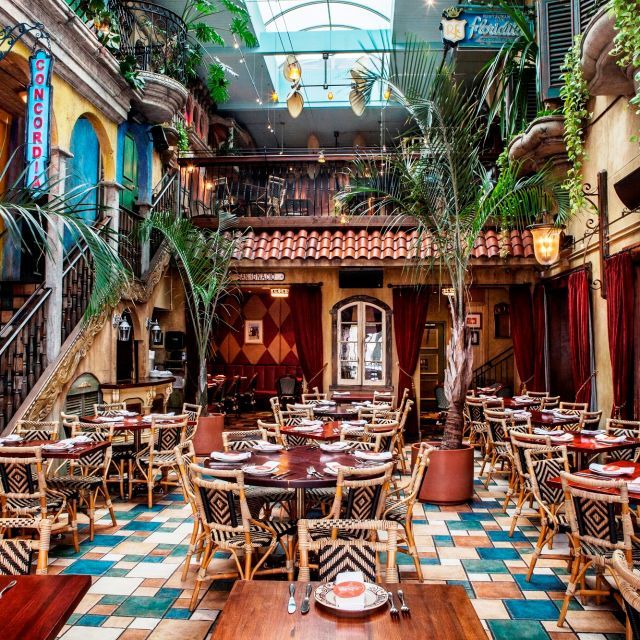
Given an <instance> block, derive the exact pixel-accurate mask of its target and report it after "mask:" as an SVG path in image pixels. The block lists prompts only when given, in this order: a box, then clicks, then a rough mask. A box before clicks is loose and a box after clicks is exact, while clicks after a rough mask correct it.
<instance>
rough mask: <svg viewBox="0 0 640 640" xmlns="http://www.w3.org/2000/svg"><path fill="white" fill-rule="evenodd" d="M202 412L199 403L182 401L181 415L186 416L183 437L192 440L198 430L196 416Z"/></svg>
mask: <svg viewBox="0 0 640 640" xmlns="http://www.w3.org/2000/svg"><path fill="white" fill-rule="evenodd" d="M201 413H202V407H201V406H200V405H199V404H191V403H189V402H183V403H182V415H185V416H187V420H188V422H187V429H186V433H185V438H186V439H187V440H193V437H194V436H195V435H196V431H197V430H198V418H199V417H200V414H201Z"/></svg>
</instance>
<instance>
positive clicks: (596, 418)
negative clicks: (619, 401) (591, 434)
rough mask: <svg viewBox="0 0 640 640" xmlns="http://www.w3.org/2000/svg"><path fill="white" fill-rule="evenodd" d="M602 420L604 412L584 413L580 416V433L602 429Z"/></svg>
mask: <svg viewBox="0 0 640 640" xmlns="http://www.w3.org/2000/svg"><path fill="white" fill-rule="evenodd" d="M601 419H602V411H583V412H582V413H581V414H580V422H578V428H579V430H580V431H582V430H583V429H586V430H596V429H598V428H599V427H600V420H601Z"/></svg>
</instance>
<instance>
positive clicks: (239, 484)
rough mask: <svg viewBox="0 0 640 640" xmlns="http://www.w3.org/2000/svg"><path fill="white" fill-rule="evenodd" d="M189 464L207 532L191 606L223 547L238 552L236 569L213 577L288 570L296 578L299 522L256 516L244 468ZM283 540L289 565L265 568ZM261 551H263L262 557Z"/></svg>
mask: <svg viewBox="0 0 640 640" xmlns="http://www.w3.org/2000/svg"><path fill="white" fill-rule="evenodd" d="M189 468H190V470H191V478H192V481H193V485H194V491H195V499H196V504H197V506H198V517H199V518H200V523H201V526H202V530H203V534H204V550H203V554H202V560H201V562H200V570H199V571H198V579H197V581H196V584H195V588H194V590H193V595H192V598H191V604H190V607H189V608H190V610H191V611H193V610H194V609H195V607H196V604H197V602H198V594H199V592H200V589H201V587H202V583H203V582H204V581H205V579H206V577H207V568H208V567H209V564H210V562H211V560H212V559H213V556H214V554H215V553H216V551H217V550H221V551H227V552H229V553H230V554H231V555H232V557H233V560H234V562H235V568H236V571H233V572H226V573H221V574H216V575H215V576H213V577H212V578H211V579H212V580H219V579H229V578H236V577H239V578H240V579H241V580H252V579H253V578H254V577H255V576H256V575H264V574H274V573H287V577H288V579H289V580H293V559H294V558H293V534H294V532H295V524H294V523H292V522H290V521H287V520H284V521H276V520H272V521H268V522H265V521H260V520H257V519H255V518H253V517H252V515H251V511H250V510H249V505H248V503H247V495H246V490H245V484H244V473H243V472H242V471H241V470H239V469H229V470H227V469H224V470H221V469H216V470H215V471H213V470H210V469H205V468H204V467H200V466H198V465H196V464H191V465H189ZM214 476H215V477H214ZM285 536H286V537H287V538H288V543H287V544H286V545H285V543H284V542H283V541H282V538H283V537H285ZM278 545H280V546H281V547H282V550H283V552H284V554H285V561H286V562H285V567H283V568H280V567H278V568H263V567H264V563H265V561H266V560H267V558H269V557H270V556H271V555H272V554H273V552H274V551H275V549H276V547H277V546H278ZM258 554H261V555H260V557H259V559H257V561H256V556H258Z"/></svg>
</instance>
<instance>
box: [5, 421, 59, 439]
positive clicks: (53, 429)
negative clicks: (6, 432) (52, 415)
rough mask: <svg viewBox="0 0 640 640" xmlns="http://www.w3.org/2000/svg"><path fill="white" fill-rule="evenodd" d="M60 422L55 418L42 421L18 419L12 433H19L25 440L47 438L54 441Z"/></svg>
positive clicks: (56, 437)
mask: <svg viewBox="0 0 640 640" xmlns="http://www.w3.org/2000/svg"><path fill="white" fill-rule="evenodd" d="M59 429H60V424H59V423H58V422H57V421H56V420H49V421H46V422H42V421H40V420H18V421H17V422H16V428H15V429H14V431H13V433H15V434H16V435H19V436H20V437H21V438H22V439H23V440H25V441H26V442H34V441H35V440H49V441H51V442H54V441H55V440H57V439H58V430H59Z"/></svg>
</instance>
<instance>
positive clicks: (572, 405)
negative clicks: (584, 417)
mask: <svg viewBox="0 0 640 640" xmlns="http://www.w3.org/2000/svg"><path fill="white" fill-rule="evenodd" d="M588 408H589V407H588V406H587V403H586V402H561V403H560V406H559V409H560V411H562V412H563V413H566V414H567V415H569V416H579V415H580V414H581V413H582V412H583V411H587V409H588Z"/></svg>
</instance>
